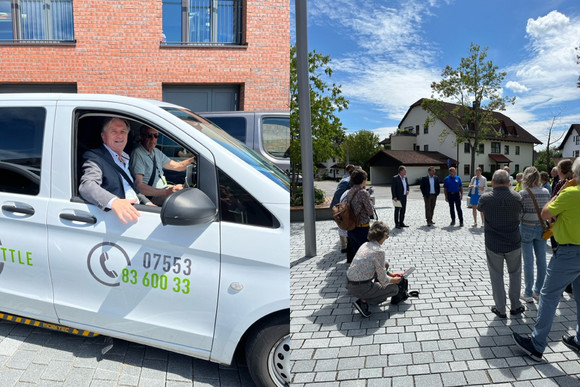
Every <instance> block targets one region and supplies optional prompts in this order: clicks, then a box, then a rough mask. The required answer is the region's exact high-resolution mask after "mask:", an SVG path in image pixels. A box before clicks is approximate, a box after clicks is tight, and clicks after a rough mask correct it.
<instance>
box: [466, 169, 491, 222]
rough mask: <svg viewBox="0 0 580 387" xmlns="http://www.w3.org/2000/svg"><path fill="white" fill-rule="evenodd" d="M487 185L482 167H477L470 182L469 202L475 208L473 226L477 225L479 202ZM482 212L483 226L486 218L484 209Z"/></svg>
mask: <svg viewBox="0 0 580 387" xmlns="http://www.w3.org/2000/svg"><path fill="white" fill-rule="evenodd" d="M486 187H487V179H486V178H485V176H483V175H482V174H481V168H479V167H477V169H476V170H475V176H473V177H472V178H471V182H469V194H470V197H469V204H471V209H472V210H473V227H477V203H478V202H479V198H480V197H481V195H483V193H484V192H485V188H486ZM480 214H481V225H482V226H483V222H484V220H485V218H484V216H483V211H481V212H480Z"/></svg>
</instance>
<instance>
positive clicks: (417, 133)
mask: <svg viewBox="0 0 580 387" xmlns="http://www.w3.org/2000/svg"><path fill="white" fill-rule="evenodd" d="M415 134H416V135H419V125H415Z"/></svg>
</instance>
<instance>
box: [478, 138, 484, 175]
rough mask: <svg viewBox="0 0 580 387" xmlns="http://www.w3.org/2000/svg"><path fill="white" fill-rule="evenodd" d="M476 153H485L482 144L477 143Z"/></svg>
mask: <svg viewBox="0 0 580 387" xmlns="http://www.w3.org/2000/svg"><path fill="white" fill-rule="evenodd" d="M477 153H485V146H484V144H479V149H478V150H477ZM482 170H483V168H482Z"/></svg>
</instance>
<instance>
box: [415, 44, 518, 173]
mask: <svg viewBox="0 0 580 387" xmlns="http://www.w3.org/2000/svg"><path fill="white" fill-rule="evenodd" d="M469 51H470V55H469V56H468V57H467V58H461V62H460V64H459V66H458V67H457V68H456V69H453V68H452V67H450V66H449V65H447V66H446V67H445V69H444V70H443V72H442V74H441V76H442V77H443V79H442V80H441V81H440V82H433V83H432V84H431V90H432V91H433V95H432V97H431V98H432V99H425V100H424V101H423V104H422V107H423V108H424V109H425V110H426V111H427V112H429V118H428V119H427V121H426V122H425V125H429V123H430V122H433V121H434V120H435V119H439V120H446V122H452V127H451V128H450V129H451V130H452V131H453V132H454V133H455V134H456V136H457V139H456V143H462V142H467V143H469V147H470V149H471V166H474V165H475V153H476V151H477V149H478V146H479V143H480V142H482V141H483V140H485V138H486V137H487V136H488V135H490V134H491V133H492V132H493V131H494V128H493V125H496V124H497V123H498V121H497V120H496V119H495V118H494V117H493V111H501V110H505V107H506V104H508V103H509V104H513V103H514V101H515V97H504V96H502V86H501V85H502V82H503V80H504V78H505V76H506V73H505V72H498V67H497V66H494V65H493V63H492V61H490V60H488V61H486V60H485V59H486V57H487V47H486V48H483V49H481V50H480V47H479V45H476V44H473V43H471V46H470V49H469ZM443 100H447V101H449V100H451V101H452V102H453V103H455V104H456V106H454V107H453V108H451V109H450V108H449V104H446V103H445V102H444V101H443ZM448 134H449V131H443V133H442V136H447V135H448Z"/></svg>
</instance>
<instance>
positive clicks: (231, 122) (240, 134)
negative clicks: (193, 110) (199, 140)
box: [206, 117, 290, 143]
mask: <svg viewBox="0 0 580 387" xmlns="http://www.w3.org/2000/svg"><path fill="white" fill-rule="evenodd" d="M206 119H207V120H208V121H211V122H213V123H214V124H216V125H217V126H219V127H220V128H222V129H223V130H225V131H226V132H227V133H228V134H229V135H230V136H232V137H233V138H235V139H236V140H239V141H241V142H243V143H245V142H246V119H245V118H244V117H209V118H206ZM288 133H290V132H288Z"/></svg>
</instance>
